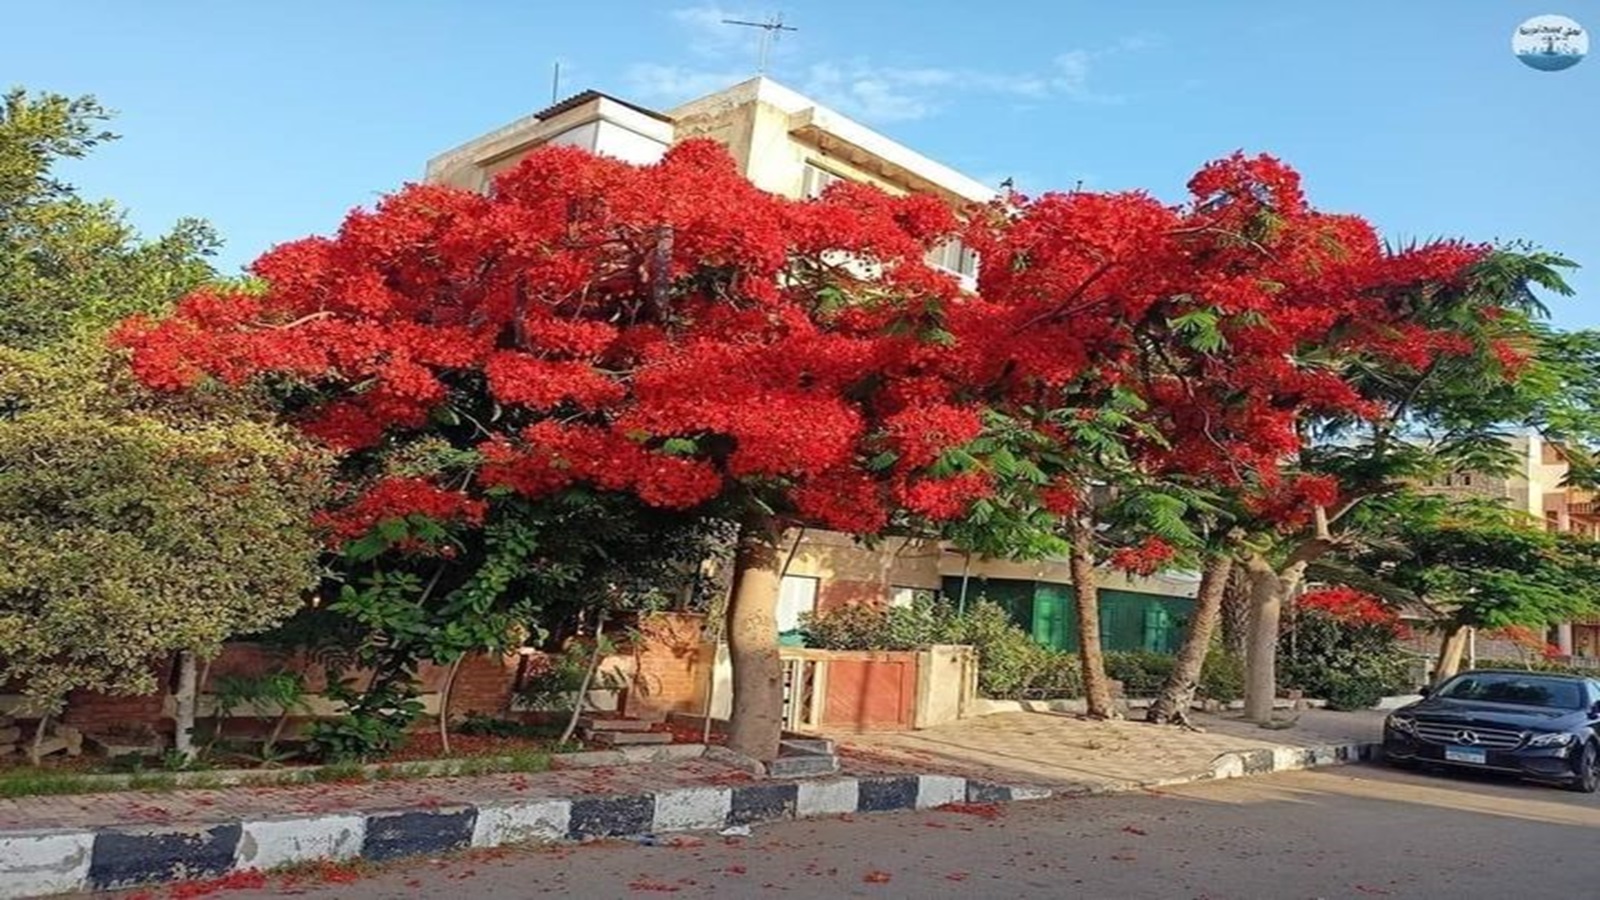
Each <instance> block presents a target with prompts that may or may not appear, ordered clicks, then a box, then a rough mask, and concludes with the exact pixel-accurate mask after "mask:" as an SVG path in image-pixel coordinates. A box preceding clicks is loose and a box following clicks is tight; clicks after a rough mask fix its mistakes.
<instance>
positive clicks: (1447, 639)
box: [1433, 625, 1472, 684]
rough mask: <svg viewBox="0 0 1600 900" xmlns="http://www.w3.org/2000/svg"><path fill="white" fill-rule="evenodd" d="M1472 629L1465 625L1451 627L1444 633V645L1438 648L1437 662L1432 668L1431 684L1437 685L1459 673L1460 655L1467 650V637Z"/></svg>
mask: <svg viewBox="0 0 1600 900" xmlns="http://www.w3.org/2000/svg"><path fill="white" fill-rule="evenodd" d="M1471 632H1472V629H1470V628H1468V627H1467V626H1465V625H1456V626H1453V627H1452V628H1451V629H1450V630H1449V631H1447V632H1445V635H1444V643H1443V644H1441V645H1440V646H1439V661H1438V664H1437V665H1435V666H1434V667H1433V683H1434V684H1438V683H1440V682H1441V681H1444V680H1445V679H1446V678H1450V677H1452V676H1454V675H1455V674H1456V673H1457V672H1459V671H1461V655H1462V653H1463V651H1465V650H1466V649H1467V636H1468V635H1469V634H1471Z"/></svg>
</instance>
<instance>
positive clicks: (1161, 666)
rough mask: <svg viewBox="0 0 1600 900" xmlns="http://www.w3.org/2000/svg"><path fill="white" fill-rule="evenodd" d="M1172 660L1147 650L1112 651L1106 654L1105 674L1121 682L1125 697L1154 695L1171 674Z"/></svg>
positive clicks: (1162, 654)
mask: <svg viewBox="0 0 1600 900" xmlns="http://www.w3.org/2000/svg"><path fill="white" fill-rule="evenodd" d="M1174 664H1175V663H1174V660H1173V658H1172V657H1171V656H1168V655H1166V654H1165V653H1152V652H1150V651H1148V650H1124V651H1112V652H1110V653H1107V654H1106V675H1108V676H1110V677H1111V678H1115V679H1116V680H1117V681H1120V682H1122V692H1123V695H1124V696H1127V697H1154V696H1155V695H1156V694H1159V693H1160V692H1161V686H1162V685H1164V684H1166V683H1167V676H1169V675H1171V674H1172V668H1173V666H1174Z"/></svg>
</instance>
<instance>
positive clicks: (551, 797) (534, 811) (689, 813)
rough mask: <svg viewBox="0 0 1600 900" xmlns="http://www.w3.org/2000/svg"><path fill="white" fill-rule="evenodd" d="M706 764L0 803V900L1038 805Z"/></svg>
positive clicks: (886, 780) (883, 778)
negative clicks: (869, 816)
mask: <svg viewBox="0 0 1600 900" xmlns="http://www.w3.org/2000/svg"><path fill="white" fill-rule="evenodd" d="M682 746H683V749H684V750H690V749H695V750H699V751H703V749H704V748H700V747H698V746H695V745H682ZM712 752H713V754H714V755H713V756H697V757H695V758H692V759H684V760H679V761H675V762H661V763H651V764H640V765H630V766H615V767H609V766H608V767H599V768H584V769H565V770H558V771H551V772H540V773H536V774H506V775H484V776H473V777H452V778H428V779H420V780H403V781H392V780H391V781H376V782H365V783H357V784H314V785H290V786H275V787H229V788H221V789H216V790H176V791H170V792H119V793H108V794H86V795H74V796H60V797H25V798H17V799H11V800H4V801H0V900H10V898H21V897H40V896H46V895H50V894H56V893H70V892H75V891H83V890H108V889H115V888H122V887H133V886H138V885H144V884H154V883H161V882H168V881H178V880H204V879H213V878H220V877H223V876H226V875H228V874H229V873H231V872H236V871H242V870H247V869H255V870H262V871H265V870H269V869H273V868H277V867H282V866H286V865H293V864H300V863H306V862H311V861H315V860H323V859H331V860H350V859H356V858H361V859H366V860H371V861H375V862H385V861H388V860H393V859H398V858H401V857H406V856H419V855H429V856H433V855H439V854H447V853H453V852H456V851H460V850H465V849H468V848H487V847H498V846H502V845H505V844H515V843H525V842H529V841H582V840H591V839H599V838H630V837H640V836H646V837H643V838H641V839H643V840H648V841H653V840H654V838H653V837H650V836H653V835H656V834H662V833H670V832H675V831H692V830H711V829H723V828H727V827H730V826H732V827H739V826H748V825H751V824H754V823H760V822H769V821H775V820H781V819H792V818H801V817H811V816H827V815H850V814H856V813H870V812H885V811H890V810H900V809H928V808H931V807H936V806H942V805H945V804H949V803H965V802H996V801H1006V800H1012V799H1025V798H1030V797H1038V796H1047V795H1048V792H1041V791H1038V790H1033V789H1028V788H1022V787H1019V788H1015V789H1014V788H1012V787H1011V786H1008V785H998V784H989V783H985V782H981V781H969V780H968V779H966V778H962V777H952V776H950V775H947V774H943V773H926V774H925V773H922V772H916V771H906V770H902V771H900V772H896V773H882V774H877V775H868V774H863V775H860V776H842V777H830V778H818V779H807V780H802V781H795V780H785V779H778V778H767V777H758V776H755V775H752V774H750V772H748V771H747V770H746V769H744V768H742V767H741V766H740V765H738V764H736V763H734V762H731V761H730V762H724V761H722V759H721V758H720V756H719V755H720V754H721V753H723V752H724V751H721V750H720V748H714V749H713V751H712Z"/></svg>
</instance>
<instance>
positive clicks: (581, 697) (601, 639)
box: [561, 609, 606, 744]
mask: <svg viewBox="0 0 1600 900" xmlns="http://www.w3.org/2000/svg"><path fill="white" fill-rule="evenodd" d="M605 637H606V611H605V610H604V609H601V610H600V613H599V615H598V617H596V619H595V622H594V653H592V654H590V656H589V668H587V669H584V670H583V681H581V682H580V683H579V684H578V699H577V702H575V703H573V704H572V715H571V716H569V717H568V718H567V727H566V729H565V730H563V731H562V732H561V743H563V744H565V743H566V742H567V741H570V740H572V733H573V732H574V731H577V730H578V719H579V718H581V717H582V716H583V704H584V703H586V702H587V701H588V699H589V686H590V685H592V684H594V674H595V673H596V672H598V671H600V655H601V654H602V653H604V652H605Z"/></svg>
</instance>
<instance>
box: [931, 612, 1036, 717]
mask: <svg viewBox="0 0 1600 900" xmlns="http://www.w3.org/2000/svg"><path fill="white" fill-rule="evenodd" d="M944 637H945V639H946V640H945V643H950V644H968V645H970V646H972V647H973V648H974V649H975V650H976V651H977V654H978V691H979V693H981V694H983V696H985V697H993V698H995V699H1001V700H1018V699H1023V698H1026V697H1028V696H1030V694H1033V693H1034V691H1033V688H1034V684H1035V683H1036V682H1038V681H1039V680H1040V678H1041V676H1043V675H1044V674H1045V673H1046V672H1047V671H1057V674H1058V675H1059V671H1058V670H1052V668H1051V663H1052V659H1051V657H1052V653H1051V651H1049V650H1047V649H1045V648H1044V647H1041V646H1039V645H1038V644H1037V643H1035V642H1034V640H1033V638H1032V637H1031V636H1030V635H1029V634H1028V633H1027V632H1026V631H1023V630H1022V629H1021V628H1018V627H1017V625H1016V623H1015V622H1012V621H1011V615H1010V613H1007V612H1006V610H1005V608H1004V607H1002V606H1000V605H999V604H996V603H993V602H990V601H988V600H980V601H978V602H977V603H975V604H973V605H971V606H969V607H968V608H967V611H966V613H965V614H964V615H961V616H954V617H951V618H950V619H949V626H948V627H947V628H946V629H945V632H944Z"/></svg>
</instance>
